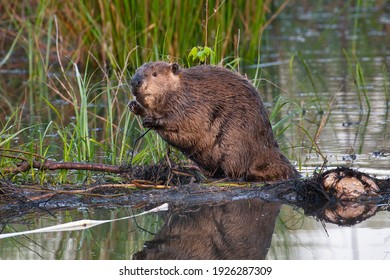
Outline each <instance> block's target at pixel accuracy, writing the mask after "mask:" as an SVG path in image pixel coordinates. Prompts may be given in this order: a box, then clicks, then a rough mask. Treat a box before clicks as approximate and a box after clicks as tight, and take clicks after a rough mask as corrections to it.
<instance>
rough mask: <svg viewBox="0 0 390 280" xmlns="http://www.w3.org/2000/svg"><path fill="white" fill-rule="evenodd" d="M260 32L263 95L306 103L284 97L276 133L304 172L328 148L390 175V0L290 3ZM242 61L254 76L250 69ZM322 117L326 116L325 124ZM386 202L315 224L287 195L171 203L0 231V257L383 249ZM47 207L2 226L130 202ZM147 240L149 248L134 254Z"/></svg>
mask: <svg viewBox="0 0 390 280" xmlns="http://www.w3.org/2000/svg"><path fill="white" fill-rule="evenodd" d="M357 23H358V24H357ZM264 36H265V37H266V38H267V40H266V42H268V43H267V44H266V45H265V46H264V48H263V51H262V61H261V62H262V64H261V65H262V69H263V73H262V75H261V77H259V80H258V83H259V88H260V89H261V90H262V93H263V95H264V100H266V101H268V102H270V103H269V104H271V105H270V106H272V105H274V102H271V101H272V100H273V101H274V98H275V96H279V95H282V96H283V97H284V98H286V100H289V101H293V102H295V103H296V104H298V105H302V107H304V112H300V113H297V112H295V111H294V106H291V112H292V113H293V114H294V121H293V123H294V124H296V125H294V126H291V127H289V128H288V129H287V130H286V132H285V133H284V134H283V137H279V138H278V140H279V142H280V143H281V146H282V147H283V148H284V152H285V153H286V154H287V155H288V157H289V158H291V159H292V160H293V161H294V162H296V164H297V166H300V167H301V173H302V174H303V175H307V174H312V172H313V171H314V170H315V169H316V168H318V167H319V166H321V165H322V164H323V163H324V158H326V160H327V161H328V162H327V166H328V167H336V166H350V167H354V168H358V169H359V170H360V171H363V172H367V173H369V174H371V175H375V176H380V177H384V178H386V177H389V176H390V117H389V114H388V111H389V106H390V103H389V99H390V97H389V95H390V93H389V91H390V90H389V87H390V79H389V73H390V39H389V38H390V8H389V7H388V6H387V7H380V8H377V9H375V8H369V9H365V10H364V11H359V13H357V12H356V11H355V10H352V9H340V7H337V5H336V6H334V5H329V6H327V7H325V8H324V10H321V11H317V10H315V9H312V8H310V7H307V8H305V7H297V6H290V7H289V8H288V9H286V10H285V11H284V12H283V13H282V14H281V15H280V17H279V18H278V20H277V21H275V22H274V23H273V24H272V25H271V26H270V27H269V28H268V30H267V31H266V34H265V35H264ZM355 55H356V57H357V58H358V60H359V62H360V64H361V68H362V69H363V71H364V85H362V86H360V87H358V86H356V84H355V79H356V77H355V76H354V75H355V73H356V67H355V65H356V63H355V62H351V61H355V60H354V59H353V57H355ZM346 56H349V58H348V59H347V58H346ZM292 58H294V59H293V60H292ZM290 65H292V67H290ZM243 71H245V72H248V73H249V74H250V73H251V68H250V67H249V68H245V69H243ZM364 91H366V92H367V93H368V97H369V101H370V106H371V109H369V108H368V105H367V102H366V100H365V97H364V94H363V92H364ZM320 111H322V112H320ZM325 117H326V118H325ZM279 118H283V116H279ZM322 120H326V121H325V122H324V123H323V126H320V124H321V121H322ZM300 124H302V127H305V128H307V132H308V134H309V135H311V136H312V137H314V136H315V135H316V134H318V141H317V143H318V146H317V147H313V146H312V145H311V141H308V139H307V138H306V136H305V135H306V134H305V133H303V132H302V130H301V129H300V128H299V125H300ZM321 155H322V156H321ZM382 207H383V209H382V211H378V212H377V213H376V214H375V215H374V216H372V217H371V218H369V219H367V220H365V221H362V222H361V223H359V224H357V225H354V226H349V227H340V226H338V225H335V224H331V223H321V222H319V221H317V220H316V219H314V218H313V217H309V216H305V214H304V213H303V211H302V210H300V209H292V208H291V207H289V206H285V205H283V206H281V209H280V211H279V205H272V204H267V203H263V202H261V201H246V200H243V201H238V202H237V201H235V202H230V203H227V204H222V205H213V206H205V205H200V206H199V207H196V208H190V209H180V208H178V209H177V208H176V209H173V210H172V211H171V212H169V213H157V214H148V215H146V216H142V217H139V218H136V219H130V220H124V221H118V222H114V223H110V224H104V225H100V226H97V227H95V228H92V229H88V230H84V231H72V232H64V233H46V234H34V235H28V236H22V237H15V238H9V239H4V240H0V248H1V249H0V259H131V258H134V257H137V258H145V257H150V258H152V257H160V258H167V257H169V256H171V257H172V256H176V257H180V256H181V257H184V258H185V257H191V256H192V257H195V258H200V257H202V254H203V256H211V255H213V256H217V257H218V256H219V257H220V258H223V257H224V256H225V257H226V256H227V257H230V258H259V257H265V258H268V259H378V260H379V259H390V219H389V218H390V216H389V213H388V211H386V209H387V208H388V207H387V208H386V206H382ZM52 214H53V215H49V214H47V215H42V216H39V217H35V216H30V217H29V216H25V217H24V220H25V221H29V222H30V223H29V225H25V224H23V223H15V224H10V225H8V226H7V230H8V231H23V230H28V229H33V228H41V227H45V226H49V225H55V224H60V223H65V222H69V221H74V220H80V219H96V220H98V219H113V218H118V217H123V216H128V215H132V214H133V212H132V210H131V208H119V209H75V210H69V211H62V212H56V213H52ZM221 221H224V222H223V223H222V222H221ZM240 223H242V224H240ZM234 225H236V226H234ZM237 225H240V226H239V227H238V226H237ZM153 240H157V241H155V242H153ZM145 242H148V243H146V244H147V245H148V248H145V247H144V244H145ZM210 248H211V249H210ZM221 248H224V249H221ZM268 248H269V249H268ZM143 249H144V253H139V254H137V255H136V256H135V254H136V253H137V252H139V251H141V250H143ZM179 250H181V252H178V251H179ZM234 252H235V253H236V255H234ZM208 254H210V255H208ZM178 255H179V256H178Z"/></svg>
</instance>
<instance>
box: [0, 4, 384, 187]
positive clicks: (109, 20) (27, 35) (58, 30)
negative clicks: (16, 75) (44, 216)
mask: <svg viewBox="0 0 390 280" xmlns="http://www.w3.org/2000/svg"><path fill="white" fill-rule="evenodd" d="M287 2H288V1H281V4H280V5H279V6H275V5H276V4H275V3H272V5H271V2H270V1H268V0H264V1H255V0H250V1H245V0H239V1H235V2H234V4H232V5H230V4H228V3H227V2H224V1H215V0H209V1H201V2H198V1H190V0H187V1H173V0H170V1H164V5H161V1H156V0H145V1H143V0H129V1H103V0H97V1H87V0H82V1H74V2H69V1H68V2H67V1H65V2H64V1H62V2H61V1H51V0H44V1H37V0H35V1H17V3H13V4H11V3H10V2H9V1H5V0H0V14H1V15H2V21H1V22H0V31H3V33H4V34H6V35H7V36H6V38H7V40H5V43H3V45H4V46H5V52H4V57H2V58H1V60H0V69H7V67H8V68H12V63H11V61H12V58H15V57H23V58H26V61H25V64H23V65H22V66H18V67H19V68H17V69H20V68H22V70H26V73H27V76H26V77H25V80H24V82H25V85H23V86H20V87H19V88H20V89H21V90H20V94H19V95H20V98H19V99H16V100H17V101H15V100H11V99H10V98H9V97H8V96H7V95H6V94H5V92H4V90H5V87H1V86H0V97H1V99H2V101H0V108H1V110H0V123H1V127H0V149H1V150H0V153H1V154H2V155H3V157H0V167H6V166H10V165H14V164H16V163H17V162H19V160H18V159H17V157H18V156H20V154H22V155H23V157H24V158H27V159H28V160H32V159H39V160H42V159H43V158H50V159H54V160H57V161H80V162H102V163H109V164H129V161H130V160H131V159H132V163H133V164H146V163H152V162H157V161H159V160H160V159H161V158H162V157H163V156H164V155H165V153H166V150H167V145H166V144H165V142H164V141H163V140H162V139H161V138H160V137H159V136H158V135H157V134H156V133H155V132H153V131H150V132H148V133H147V134H146V135H145V136H144V137H143V138H142V139H140V140H139V141H137V143H136V144H135V140H136V139H137V138H138V137H139V136H140V135H142V134H143V133H144V132H145V129H144V128H143V127H142V124H141V121H140V119H139V118H138V117H136V116H134V115H132V114H131V113H130V112H129V110H128V108H127V103H128V101H129V100H130V99H131V98H132V96H131V94H130V88H129V85H128V80H129V79H130V77H131V75H132V73H133V72H134V70H135V69H136V68H137V67H139V66H140V65H141V64H142V63H144V62H146V61H151V60H165V61H175V62H179V63H180V64H181V65H183V66H187V67H189V66H193V65H196V64H199V63H208V64H222V65H224V66H225V67H227V68H230V69H233V70H241V68H242V66H243V65H248V64H249V65H253V64H254V63H258V62H259V61H260V57H261V55H260V52H261V46H262V44H264V40H268V38H264V37H263V36H262V35H263V34H262V32H263V30H264V27H265V26H267V25H268V23H269V22H268V21H269V20H271V19H273V15H277V14H278V13H279V12H280V11H281V10H282V9H283V8H284V5H285V3H287ZM359 3H360V4H361V2H359ZM360 4H359V5H360ZM346 6H347V4H346ZM189 15H191V16H189ZM355 23H356V24H355V29H357V28H358V25H359V23H358V22H355ZM264 45H266V44H264ZM354 51H355V50H354ZM346 57H347V58H348V59H347V60H348V61H347V62H348V66H349V69H350V74H351V75H352V76H353V77H354V79H355V81H356V87H357V91H358V95H357V98H358V100H357V102H359V104H360V105H361V108H362V107H363V106H366V107H367V108H368V109H369V108H370V100H369V96H368V94H367V91H366V86H365V85H366V80H365V74H364V69H363V66H362V65H360V64H359V63H358V59H357V58H356V57H357V56H356V55H355V54H353V55H351V54H348V55H346ZM350 57H352V58H350ZM306 59H307V58H306V57H305V55H303V54H302V53H301V52H297V53H295V54H292V55H291V60H290V63H289V66H288V67H289V69H288V71H289V73H290V77H289V81H288V82H287V84H286V85H275V84H273V83H272V81H269V80H267V79H268V78H269V77H265V75H264V72H263V71H262V69H260V67H256V68H255V72H254V74H253V76H252V77H253V83H254V85H255V86H256V87H259V88H262V87H263V86H268V87H274V88H276V90H275V91H277V92H278V95H277V96H279V95H281V94H282V95H285V97H283V98H282V97H276V98H275V96H272V98H270V99H272V100H273V102H272V103H273V105H272V110H270V111H271V112H270V119H271V122H272V123H273V128H274V131H275V135H276V136H277V137H278V140H283V135H284V134H285V132H286V131H289V130H291V128H292V127H293V126H296V127H300V128H301V131H300V133H298V135H296V136H297V137H295V136H294V142H293V143H287V145H285V146H284V147H289V146H290V147H291V150H288V153H287V154H288V155H289V156H291V158H295V159H298V158H300V156H299V155H294V153H296V152H295V151H294V147H298V146H301V143H304V142H306V143H309V144H307V149H308V150H310V149H313V147H314V148H315V145H314V142H315V141H316V136H317V135H318V131H319V130H320V127H319V128H318V129H316V131H317V134H315V135H311V134H310V133H309V131H313V130H312V129H311V127H310V126H311V125H318V124H319V123H320V122H321V120H322V119H323V116H322V114H323V113H324V112H328V111H329V110H330V108H329V107H327V105H326V104H328V103H329V100H324V99H323V98H322V97H321V96H320V91H321V90H320V87H321V85H322V83H323V81H322V80H321V77H320V75H318V73H315V72H314V71H313V67H312V66H311V65H310V63H308V62H307V60H306ZM297 72H298V74H297ZM275 75H277V73H276V74H275ZM383 75H384V77H386V76H387V73H386V72H384V74H383ZM385 80H386V79H385ZM0 82H1V83H3V84H5V82H3V81H2V80H1V81H0ZM384 87H385V96H386V98H387V100H388V99H389V90H388V85H387V84H386V83H385V85H384ZM3 88H4V89H3ZM16 88H17V87H16ZM297 91H302V92H309V91H311V92H313V93H314V95H313V97H312V98H311V99H310V100H306V101H305V102H304V103H299V102H297V101H295V100H291V99H289V98H288V96H289V95H290V93H292V92H297ZM312 107H314V108H315V113H314V114H313V115H309V114H308V113H307V111H308V110H306V108H312ZM29 116H33V117H29ZM304 118H306V119H305V120H303V119H304ZM308 118H310V121H307V119H308ZM294 119H299V122H298V123H295V122H293V120H294ZM15 149H19V150H20V153H18V152H17V151H15ZM303 152H304V151H302V150H299V151H298V153H303ZM91 175H92V174H90V173H89V172H81V173H75V174H74V173H71V172H68V171H58V172H55V173H54V175H53V176H51V177H50V176H48V174H47V173H44V172H41V173H38V174H37V173H36V172H35V171H34V170H31V172H30V173H28V174H27V175H20V176H18V177H23V178H25V179H32V180H34V181H39V182H46V181H48V180H52V181H55V182H60V183H63V182H68V181H72V182H74V180H75V181H77V182H80V181H81V182H83V181H84V180H85V179H90V178H91Z"/></svg>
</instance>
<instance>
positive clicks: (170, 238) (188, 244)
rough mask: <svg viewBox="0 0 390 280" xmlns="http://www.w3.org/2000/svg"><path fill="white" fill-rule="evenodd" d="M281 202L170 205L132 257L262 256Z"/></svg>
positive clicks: (220, 257) (243, 257)
mask: <svg viewBox="0 0 390 280" xmlns="http://www.w3.org/2000/svg"><path fill="white" fill-rule="evenodd" d="M279 208H280V204H276V203H269V202H263V201H261V200H258V199H251V200H238V201H232V202H228V203H224V204H221V205H200V206H197V207H190V208H185V209H181V208H178V209H173V210H172V211H171V213H170V214H169V216H167V217H166V221H165V224H164V226H163V227H162V228H161V230H160V232H159V233H158V234H157V235H156V237H155V238H154V239H153V240H152V241H149V242H147V243H146V245H145V247H144V249H143V250H142V251H140V252H138V253H137V254H136V255H135V256H134V258H135V259H265V257H266V255H267V252H268V249H269V246H270V244H271V238H272V233H273V231H274V225H275V220H276V217H277V215H278V212H279Z"/></svg>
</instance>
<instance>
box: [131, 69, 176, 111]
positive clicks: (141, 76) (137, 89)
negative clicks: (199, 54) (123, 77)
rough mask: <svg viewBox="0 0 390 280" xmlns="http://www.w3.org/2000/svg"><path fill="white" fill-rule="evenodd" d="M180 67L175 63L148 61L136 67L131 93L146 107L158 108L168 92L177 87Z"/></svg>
mask: <svg viewBox="0 0 390 280" xmlns="http://www.w3.org/2000/svg"><path fill="white" fill-rule="evenodd" d="M179 73H180V68H179V65H177V64H175V63H174V64H169V63H166V62H150V63H146V64H144V65H142V66H141V67H140V68H138V69H137V71H136V72H135V74H134V75H133V78H132V79H131V88H132V93H133V95H134V96H135V98H136V99H137V101H138V102H139V103H140V104H141V105H142V106H143V107H145V108H147V109H151V110H154V109H158V108H159V107H161V106H163V105H164V102H165V100H166V98H169V94H170V93H173V92H175V91H176V90H177V89H178V87H179Z"/></svg>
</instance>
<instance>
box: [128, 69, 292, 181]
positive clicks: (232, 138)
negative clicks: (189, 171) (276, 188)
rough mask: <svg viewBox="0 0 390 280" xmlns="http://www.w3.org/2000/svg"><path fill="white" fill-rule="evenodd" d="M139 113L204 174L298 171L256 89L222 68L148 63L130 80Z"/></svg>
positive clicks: (260, 175) (256, 177)
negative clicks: (279, 138) (276, 132)
mask: <svg viewBox="0 0 390 280" xmlns="http://www.w3.org/2000/svg"><path fill="white" fill-rule="evenodd" d="M131 89H132V93H133V95H134V96H135V99H136V100H133V101H131V102H130V103H129V107H130V110H131V111H132V112H133V113H134V114H136V115H140V116H141V117H143V126H144V127H146V128H151V129H154V130H155V131H156V132H157V133H158V134H159V135H160V136H161V137H162V138H163V139H164V140H165V141H166V142H168V144H170V145H172V146H174V147H176V148H177V149H179V150H180V151H181V152H183V153H184V154H185V155H186V156H187V157H188V158H190V159H191V160H193V161H194V162H195V163H196V164H197V165H198V166H199V167H200V168H201V170H202V171H203V172H204V173H206V175H207V176H211V177H215V178H222V177H228V178H231V179H240V180H245V181H274V180H280V179H289V178H294V177H297V176H298V175H297V174H298V173H297V171H296V170H295V168H294V167H293V166H292V164H291V163H290V162H289V161H288V159H287V158H286V157H285V156H284V155H283V154H282V153H281V151H280V149H279V146H278V144H277V142H276V140H275V137H274V134H273V132H272V127H271V124H270V121H269V118H268V114H267V110H266V109H265V107H264V103H263V101H262V99H261V97H260V94H259V92H258V91H257V89H256V88H255V87H254V86H253V84H252V83H251V82H250V81H249V80H248V79H247V78H245V77H243V76H241V75H240V74H238V73H235V72H233V71H231V70H228V69H226V68H224V67H222V66H210V65H200V66H195V67H190V68H181V67H180V66H179V65H178V64H176V63H172V64H170V63H166V62H161V61H158V62H149V63H146V64H143V65H142V66H141V67H139V68H138V69H137V70H136V72H135V74H134V75H133V77H132V79H131Z"/></svg>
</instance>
